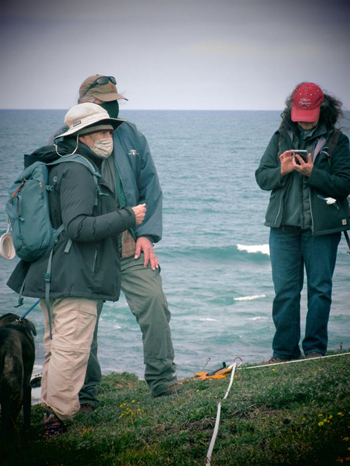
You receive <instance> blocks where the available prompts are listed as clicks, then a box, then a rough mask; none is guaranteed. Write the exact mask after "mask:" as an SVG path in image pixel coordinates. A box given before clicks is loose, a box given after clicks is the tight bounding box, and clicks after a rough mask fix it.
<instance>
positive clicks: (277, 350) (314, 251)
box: [270, 227, 341, 359]
mask: <svg viewBox="0 0 350 466" xmlns="http://www.w3.org/2000/svg"><path fill="white" fill-rule="evenodd" d="M340 235H341V234H340V233H334V234H331V235H323V236H313V235H312V233H311V230H301V229H300V228H296V227H284V228H271V231H270V258H271V266H272V279H273V283H274V288H275V298H274V301H273V308H272V317H273V321H274V324H275V327H276V333H275V336H274V338H273V343H272V348H273V355H274V357H276V358H281V359H296V358H298V357H299V356H300V354H301V352H300V349H299V340H300V295H301V290H302V289H303V283H304V267H305V271H306V277H307V302H308V312H307V316H306V329H305V337H304V340H303V342H302V348H303V351H304V353H305V354H308V353H310V352H312V351H317V352H318V353H320V354H322V355H324V354H325V353H326V351H327V342H328V336H327V326H328V319H329V313H330V308H331V302H332V276H333V272H334V267H335V263H336V257H337V249H338V244H339V241H340Z"/></svg>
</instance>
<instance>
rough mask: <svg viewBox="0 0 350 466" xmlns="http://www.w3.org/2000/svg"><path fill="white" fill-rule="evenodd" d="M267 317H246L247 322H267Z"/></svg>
mask: <svg viewBox="0 0 350 466" xmlns="http://www.w3.org/2000/svg"><path fill="white" fill-rule="evenodd" d="M267 319H268V317H248V319H247V320H253V321H254V320H267Z"/></svg>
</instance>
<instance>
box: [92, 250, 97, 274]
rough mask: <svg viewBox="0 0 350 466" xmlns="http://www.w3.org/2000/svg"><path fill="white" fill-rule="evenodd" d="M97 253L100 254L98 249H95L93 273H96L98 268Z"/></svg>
mask: <svg viewBox="0 0 350 466" xmlns="http://www.w3.org/2000/svg"><path fill="white" fill-rule="evenodd" d="M97 254H98V250H97V249H95V255H94V263H93V267H92V273H93V274H94V273H95V271H96V270H95V269H96V263H97Z"/></svg>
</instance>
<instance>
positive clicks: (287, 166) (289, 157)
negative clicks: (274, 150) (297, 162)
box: [280, 149, 294, 176]
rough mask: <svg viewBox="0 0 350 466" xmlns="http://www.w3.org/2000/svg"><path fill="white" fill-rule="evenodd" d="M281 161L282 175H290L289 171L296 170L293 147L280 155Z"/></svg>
mask: <svg viewBox="0 0 350 466" xmlns="http://www.w3.org/2000/svg"><path fill="white" fill-rule="evenodd" d="M280 162H281V175H282V176H285V175H288V173H290V172H292V171H293V170H294V164H293V162H294V156H293V149H291V150H286V151H285V152H283V154H281V155H280Z"/></svg>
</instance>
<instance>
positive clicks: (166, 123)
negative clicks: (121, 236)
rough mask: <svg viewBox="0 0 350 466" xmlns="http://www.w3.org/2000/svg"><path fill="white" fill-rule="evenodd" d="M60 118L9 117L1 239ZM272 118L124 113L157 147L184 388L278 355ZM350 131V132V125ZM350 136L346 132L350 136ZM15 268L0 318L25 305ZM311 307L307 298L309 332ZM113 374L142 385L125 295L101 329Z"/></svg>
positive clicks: (347, 311)
mask: <svg viewBox="0 0 350 466" xmlns="http://www.w3.org/2000/svg"><path fill="white" fill-rule="evenodd" d="M64 114H65V111H62V110H46V111H42V110H35V111H33V110H17V111H12V110H3V111H0V147H1V153H0V159H1V171H0V230H5V229H6V224H7V218H6V213H5V203H6V200H7V196H8V194H7V189H8V187H9V186H10V185H11V184H12V181H13V180H14V178H15V177H16V175H17V174H18V173H19V172H20V171H21V169H22V163H23V154H24V153H30V152H32V151H33V150H34V149H36V148H37V147H39V146H41V145H44V144H45V142H46V140H47V137H48V135H50V134H51V133H52V132H53V131H54V130H55V128H57V127H59V126H60V124H61V123H62V121H63V118H64ZM279 114H280V112H275V111H266V112H264V111H259V112H252V111H207V112H205V111H123V110H122V112H121V115H120V116H121V117H122V118H125V119H128V120H130V121H132V122H134V123H136V124H137V126H138V128H139V130H140V131H142V132H143V133H144V134H145V136H146V137H147V140H148V142H149V145H150V148H151V152H152V155H153V158H154V161H155V163H156V166H157V170H158V174H159V178H160V181H161V185H162V189H163V193H164V235H163V240H162V241H161V242H160V243H159V244H158V245H157V246H156V252H157V255H158V257H159V260H160V264H161V270H162V277H163V286H164V291H165V293H166V296H167V298H168V302H169V307H170V310H171V313H172V320H171V330H172V337H173V343H174V347H175V353H176V359H175V361H176V363H177V368H178V375H179V377H181V378H183V377H190V376H192V375H193V373H194V372H197V371H199V370H200V369H202V368H203V367H204V366H205V365H206V364H207V363H208V366H211V365H216V364H218V363H220V362H222V361H226V362H231V361H232V360H233V359H234V358H235V357H237V356H239V357H240V358H242V360H243V362H261V361H263V360H266V359H267V358H269V357H270V356H271V341H272V338H273V334H274V326H273V322H272V319H271V306H272V299H273V296H274V292H273V286H272V280H271V267H270V262H269V251H268V234H269V229H268V228H267V227H265V226H264V225H263V222H264V214H265V210H266V207H267V203H268V198H269V193H266V192H262V191H261V190H260V189H259V187H258V186H257V184H256V182H255V177H254V172H255V170H256V168H257V166H258V163H259V160H260V158H261V156H262V154H263V152H264V149H265V147H266V145H267V143H268V141H269V139H270V137H271V136H272V134H273V132H274V131H275V130H276V128H277V127H278V125H279V121H280V116H279ZM347 123H348V125H347V126H349V121H347ZM345 132H347V134H348V135H349V130H348V129H347V130H345ZM346 251H347V248H346V243H345V240H344V239H342V241H341V244H340V247H339V253H338V260H337V266H336V270H335V274H334V291H333V305H332V311H331V316H330V321H329V349H333V350H336V349H339V348H340V347H343V348H348V347H349V346H350V331H349V330H350V304H349V303H350V287H349V264H350V255H348V254H347V252H346ZM16 261H17V259H15V260H14V261H6V260H5V259H3V258H1V257H0V314H3V313H5V312H18V313H20V314H22V313H23V312H24V311H25V310H26V309H28V308H29V307H30V305H31V304H32V303H33V302H34V301H35V300H31V299H26V300H25V305H24V306H23V307H22V308H20V309H19V310H17V311H16V310H14V305H15V304H16V302H17V296H16V295H15V293H13V292H12V291H11V290H10V289H9V288H8V287H7V286H6V281H7V278H8V276H9V274H10V273H11V271H12V270H13V268H14V266H15V264H16ZM305 314H306V301H305V293H304V292H303V298H302V319H301V323H302V332H303V330H304V328H305ZM29 318H30V319H31V320H32V321H33V323H34V324H35V325H36V328H37V332H38V334H37V337H36V363H35V364H36V365H35V372H40V368H41V365H42V361H43V353H44V351H43V345H42V339H43V318H42V315H41V310H40V307H39V306H38V307H37V308H36V309H35V310H33V311H32V312H31V314H30V315H29ZM99 358H100V362H101V366H102V371H103V373H104V374H106V373H109V372H111V371H117V372H122V371H127V372H133V373H135V374H137V375H138V376H139V377H140V378H143V371H144V365H143V354H142V343H141V333H140V330H139V327H138V325H137V323H136V321H135V318H134V317H133V315H132V314H131V312H130V311H129V309H128V306H127V304H126V301H125V298H124V297H123V296H122V297H121V299H120V300H119V302H117V303H107V304H106V305H105V306H104V311H103V314H102V318H101V323H100V327H99Z"/></svg>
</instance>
